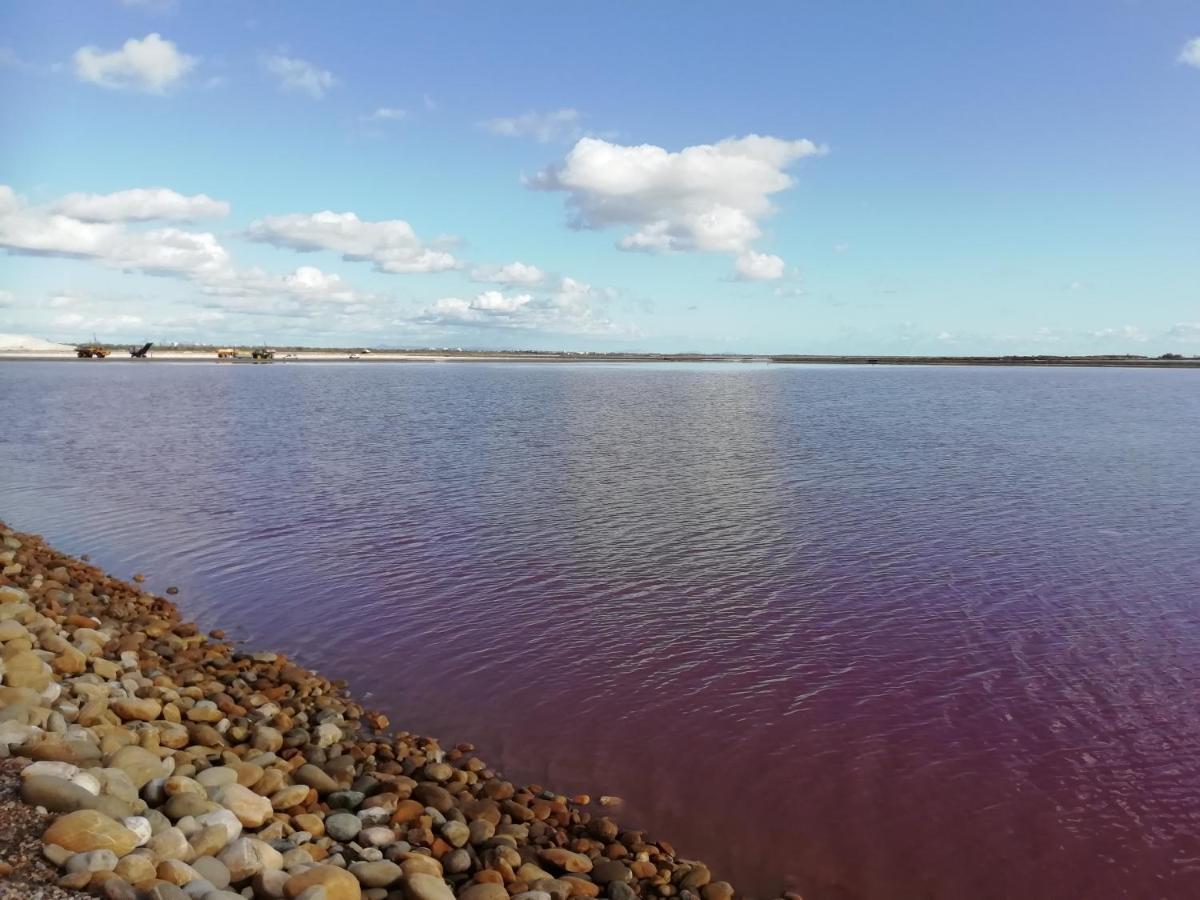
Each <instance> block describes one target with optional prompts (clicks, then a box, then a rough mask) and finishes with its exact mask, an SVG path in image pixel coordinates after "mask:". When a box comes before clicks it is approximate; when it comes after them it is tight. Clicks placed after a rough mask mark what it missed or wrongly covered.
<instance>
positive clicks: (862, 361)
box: [0, 348, 1200, 369]
mask: <svg viewBox="0 0 1200 900" xmlns="http://www.w3.org/2000/svg"><path fill="white" fill-rule="evenodd" d="M351 352H352V351H349V350H321V349H305V350H300V349H298V350H294V351H284V350H277V351H276V358H275V359H274V360H272V361H271V362H270V364H275V363H283V364H294V363H331V362H355V363H384V362H393V363H395V362H400V363H402V362H536V363H579V362H589V363H649V362H680V363H698V362H705V363H777V364H782V365H849V366H856V365H880V366H1070V367H1076V368H1078V367H1099V368H1113V367H1121V368H1137V369H1196V368H1200V358H1186V359H1160V358H1149V357H1130V356H816V355H793V354H744V353H730V354H724V353H713V354H703V353H569V352H555V351H547V352H533V351H528V352H526V351H521V352H516V351H472V350H462V351H457V350H436V351H428V350H424V351H423V350H380V351H372V352H370V353H367V354H359V355H358V356H357V358H355V359H351V358H350V354H351ZM285 354H286V355H287V358H285ZM0 360H24V361H29V362H46V361H59V362H63V361H70V362H78V363H80V364H84V363H87V364H91V365H100V364H104V365H111V364H112V363H120V362H126V363H136V364H138V365H141V364H144V363H147V362H192V363H196V362H211V363H213V364H215V365H236V364H248V363H249V361H248V360H238V361H235V360H219V359H217V357H216V352H215V350H155V351H151V354H150V356H149V357H147V358H146V359H138V360H134V359H130V358H129V355H128V350H126V349H124V348H114V349H113V351H112V355H111V356H109V357H108V359H105V360H96V359H77V358H76V357H75V356H74V355H72V354H70V353H66V352H45V351H20V350H0ZM260 364H261V363H260Z"/></svg>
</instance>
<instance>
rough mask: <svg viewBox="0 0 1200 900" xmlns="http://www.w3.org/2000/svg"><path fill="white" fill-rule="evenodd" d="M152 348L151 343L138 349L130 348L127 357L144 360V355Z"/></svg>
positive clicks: (152, 344)
mask: <svg viewBox="0 0 1200 900" xmlns="http://www.w3.org/2000/svg"><path fill="white" fill-rule="evenodd" d="M153 346H154V342H153V341H147V342H146V343H144V344H142V346H140V347H130V348H129V355H130V357H132V358H133V359H145V358H146V354H147V353H149V352H150V348H151V347H153Z"/></svg>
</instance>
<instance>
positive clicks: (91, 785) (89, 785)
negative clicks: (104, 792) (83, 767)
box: [71, 772, 100, 797]
mask: <svg viewBox="0 0 1200 900" xmlns="http://www.w3.org/2000/svg"><path fill="white" fill-rule="evenodd" d="M71 783H72V784H77V785H79V786H80V787H81V788H83V789H84V790H85V791H87V792H88V793H89V794H91V795H92V796H94V797H99V796H100V779H99V778H97V777H96V776H95V775H89V774H88V773H87V772H78V773H76V774H75V775H72V776H71Z"/></svg>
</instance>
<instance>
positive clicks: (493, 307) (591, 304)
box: [416, 278, 636, 336]
mask: <svg viewBox="0 0 1200 900" xmlns="http://www.w3.org/2000/svg"><path fill="white" fill-rule="evenodd" d="M611 299H612V295H611V294H610V293H609V292H608V291H604V290H601V289H597V288H594V287H592V286H591V285H590V284H586V283H584V282H582V281H576V280H575V279H573V278H562V279H559V280H558V282H557V283H556V284H555V285H554V287H553V288H552V289H551V290H549V291H547V292H545V293H541V292H538V293H534V292H525V293H519V294H506V293H503V292H502V291H497V290H489V291H482V292H480V293H478V294H476V295H475V296H474V297H472V298H470V299H462V298H459V297H443V298H442V299H440V300H438V301H436V302H435V303H433V304H432V305H430V306H429V307H427V308H426V309H425V310H423V311H422V312H421V314H420V315H418V316H417V318H416V321H417V322H418V323H421V324H431V325H439V326H444V327H452V328H456V327H470V328H483V329H500V330H516V331H541V332H549V333H554V334H591V335H626V336H630V335H633V334H635V333H636V332H635V331H634V330H633V329H631V328H629V327H628V326H624V325H620V324H618V323H616V322H614V321H613V320H612V319H611V318H610V317H609V316H608V314H607V311H606V309H605V307H606V306H607V305H608V304H609V302H610V301H611Z"/></svg>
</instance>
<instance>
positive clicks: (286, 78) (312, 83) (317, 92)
mask: <svg viewBox="0 0 1200 900" xmlns="http://www.w3.org/2000/svg"><path fill="white" fill-rule="evenodd" d="M263 67H264V68H265V69H266V70H267V71H268V72H270V73H271V74H272V75H274V76H275V77H276V78H278V79H279V85H280V87H282V88H283V89H284V90H285V91H302V92H304V93H306V94H308V95H309V96H310V97H312V98H313V99H314V100H320V99H321V98H322V97H324V96H325V94H326V93H328V92H329V90H330V88H332V87H333V86H334V85H336V84H337V83H338V81H337V79H336V78H334V77H333V73H332V72H330V71H328V70H327V69H321V68H318V67H317V66H314V65H313V64H312V63H310V62H307V61H305V60H303V59H297V58H296V57H293V56H284V55H283V54H282V53H274V54H271V55H269V56H267V57H265V58H264V59H263Z"/></svg>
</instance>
